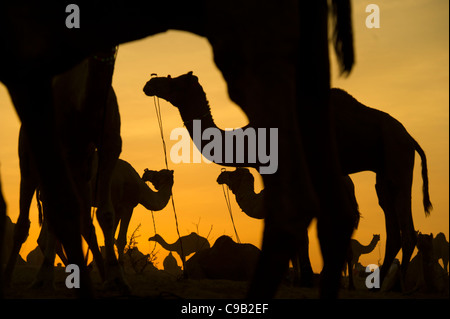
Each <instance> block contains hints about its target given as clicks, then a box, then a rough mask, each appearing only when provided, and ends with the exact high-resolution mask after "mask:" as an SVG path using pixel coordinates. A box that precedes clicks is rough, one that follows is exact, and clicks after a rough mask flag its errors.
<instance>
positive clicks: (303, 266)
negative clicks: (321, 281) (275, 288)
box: [298, 222, 314, 287]
mask: <svg viewBox="0 0 450 319" xmlns="http://www.w3.org/2000/svg"><path fill="white" fill-rule="evenodd" d="M307 224H309V222H308V223H307ZM300 238H301V239H300V243H299V245H300V251H299V254H298V260H299V263H300V265H299V268H300V281H299V286H300V287H312V286H313V275H314V274H313V270H312V267H311V261H310V259H309V238H308V229H304V230H303V237H300Z"/></svg>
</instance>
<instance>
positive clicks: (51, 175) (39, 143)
mask: <svg viewBox="0 0 450 319" xmlns="http://www.w3.org/2000/svg"><path fill="white" fill-rule="evenodd" d="M7 86H8V90H9V92H10V95H11V98H12V100H13V102H14V106H15V108H16V110H17V113H18V114H19V117H20V119H21V121H22V125H23V127H24V132H25V134H26V136H27V138H28V140H29V145H30V151H31V154H32V156H33V159H34V163H35V165H36V169H37V172H38V180H39V185H40V187H41V191H42V193H41V194H42V198H43V202H44V203H45V204H46V205H48V206H47V209H46V215H47V216H45V217H44V218H47V221H48V223H49V228H50V229H51V230H52V231H54V233H55V235H56V236H57V238H58V239H59V240H60V241H61V243H62V245H63V246H64V249H65V251H66V253H67V257H68V260H69V262H70V263H73V264H77V265H78V266H79V267H80V285H81V286H80V289H77V293H79V295H80V296H90V295H91V283H90V279H89V275H88V273H87V269H86V267H85V266H84V258H83V251H82V247H81V236H80V212H81V207H80V202H79V194H77V191H76V188H75V185H74V179H73V175H71V173H70V172H69V170H68V165H67V162H66V161H65V159H64V157H63V154H62V148H61V142H60V140H59V134H56V125H55V120H54V118H55V115H54V109H53V98H52V93H51V92H52V88H51V78H50V77H48V78H46V77H40V78H39V77H38V76H33V77H32V78H31V79H28V77H27V76H26V75H24V76H23V79H21V81H20V83H19V84H11V83H8V85H7Z"/></svg>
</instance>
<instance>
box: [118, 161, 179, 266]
mask: <svg viewBox="0 0 450 319" xmlns="http://www.w3.org/2000/svg"><path fill="white" fill-rule="evenodd" d="M146 182H151V183H152V184H153V186H154V187H155V189H156V190H157V192H154V191H153V190H152V189H151V188H150V187H148V185H147V184H146ZM172 186H173V171H172V170H166V169H163V170H160V171H152V170H148V169H146V170H145V171H144V174H143V175H142V178H141V177H140V176H139V174H138V173H137V172H136V171H135V170H134V168H133V167H132V166H131V165H130V164H129V163H128V162H126V161H124V160H121V159H119V160H118V161H117V164H116V167H115V168H114V171H113V176H112V184H111V196H112V200H113V206H114V212H115V214H116V215H115V221H114V232H115V231H116V228H117V226H118V224H119V222H120V229H119V234H118V235H117V241H116V245H117V250H118V252H119V262H120V263H121V264H123V260H124V259H123V254H124V249H125V245H126V243H127V231H128V225H129V223H130V220H131V216H132V214H133V210H134V208H135V207H136V206H137V205H138V204H141V205H142V206H144V207H145V208H146V209H147V210H152V211H159V210H162V209H163V208H164V207H166V205H167V203H168V202H169V199H170V196H171V195H172Z"/></svg>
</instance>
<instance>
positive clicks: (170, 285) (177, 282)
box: [5, 265, 449, 300]
mask: <svg viewBox="0 0 450 319" xmlns="http://www.w3.org/2000/svg"><path fill="white" fill-rule="evenodd" d="M36 272H37V267H35V266H29V265H24V266H18V267H17V268H16V271H15V273H14V278H13V286H12V288H9V289H7V290H6V296H5V297H6V298H7V299H69V298H74V293H73V291H72V290H73V289H68V288H66V286H65V279H66V276H67V275H68V274H67V273H65V271H64V268H62V267H57V268H56V271H55V288H54V289H30V288H28V287H29V285H30V283H31V282H32V281H33V279H34V275H35V273H36ZM125 274H126V278H127V280H128V283H129V285H130V286H131V289H132V295H130V296H122V295H120V294H119V293H118V292H112V291H105V290H104V289H103V288H102V285H101V282H100V278H99V276H98V273H97V271H96V270H92V271H91V277H92V280H93V283H94V290H95V297H97V298H113V299H117V298H120V299H138V298H150V299H242V298H245V296H246V291H247V287H248V283H246V282H237V281H230V280H192V279H180V278H176V277H175V276H173V275H170V274H168V273H167V272H165V271H163V270H156V269H154V268H152V269H150V268H149V267H147V268H146V269H145V271H144V272H143V273H141V274H136V272H135V271H134V270H133V269H131V268H127V269H126V271H125ZM343 286H344V287H343V288H342V289H341V291H340V298H342V299H447V300H448V298H449V296H448V294H447V295H433V294H423V293H412V294H408V295H405V294H402V293H400V292H384V293H381V292H371V291H369V290H368V289H367V288H366V287H365V286H364V278H359V277H357V278H355V286H356V290H354V291H348V290H347V289H346V288H345V286H346V278H344V279H343ZM276 298H277V299H315V298H318V288H317V287H315V288H297V287H293V286H292V285H291V284H289V283H288V282H286V283H284V284H282V285H281V287H280V289H279V291H278V293H277V296H276Z"/></svg>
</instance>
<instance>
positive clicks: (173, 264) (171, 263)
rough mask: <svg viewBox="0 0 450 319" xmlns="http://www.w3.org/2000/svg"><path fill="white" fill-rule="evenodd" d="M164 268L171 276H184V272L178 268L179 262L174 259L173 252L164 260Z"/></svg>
mask: <svg viewBox="0 0 450 319" xmlns="http://www.w3.org/2000/svg"><path fill="white" fill-rule="evenodd" d="M163 266H164V270H165V271H167V272H168V273H169V274H171V275H174V276H177V277H178V276H181V275H182V274H183V270H182V269H181V267H180V266H178V263H177V260H176V259H175V257H173V255H172V252H169V254H168V255H167V256H166V258H164V261H163Z"/></svg>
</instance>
